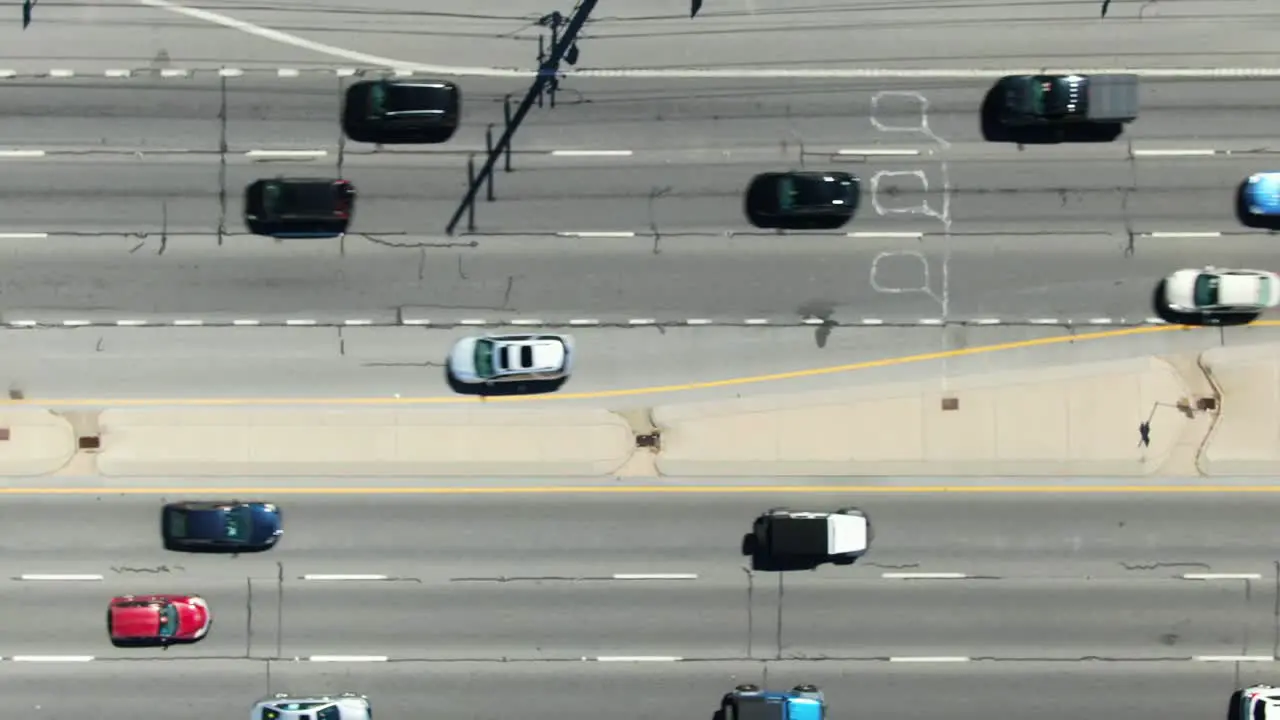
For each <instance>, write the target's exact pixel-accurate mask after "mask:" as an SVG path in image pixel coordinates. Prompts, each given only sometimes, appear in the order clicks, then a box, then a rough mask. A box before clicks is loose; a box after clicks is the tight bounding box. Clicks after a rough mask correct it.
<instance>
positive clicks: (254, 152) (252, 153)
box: [245, 150, 329, 158]
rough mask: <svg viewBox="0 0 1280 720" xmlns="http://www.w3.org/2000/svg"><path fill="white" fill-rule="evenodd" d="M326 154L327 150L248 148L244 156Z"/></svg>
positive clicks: (276, 156)
mask: <svg viewBox="0 0 1280 720" xmlns="http://www.w3.org/2000/svg"><path fill="white" fill-rule="evenodd" d="M328 154H329V151H328V150H249V151H247V152H246V153H245V156H246V157H251V158H257V157H261V158H318V157H324V156H326V155H328Z"/></svg>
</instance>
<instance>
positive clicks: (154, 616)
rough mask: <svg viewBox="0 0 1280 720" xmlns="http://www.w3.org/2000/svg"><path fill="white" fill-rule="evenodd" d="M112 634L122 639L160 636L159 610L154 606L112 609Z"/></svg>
mask: <svg viewBox="0 0 1280 720" xmlns="http://www.w3.org/2000/svg"><path fill="white" fill-rule="evenodd" d="M111 634H112V635H114V636H116V637H121V638H149V637H155V636H157V635H159V634H160V610H159V608H157V607H156V606H154V605H146V606H141V607H112V608H111Z"/></svg>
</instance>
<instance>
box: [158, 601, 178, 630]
mask: <svg viewBox="0 0 1280 720" xmlns="http://www.w3.org/2000/svg"><path fill="white" fill-rule="evenodd" d="M177 634H178V608H176V607H174V606H173V604H172V603H165V604H164V605H161V606H160V637H173V636H174V635H177Z"/></svg>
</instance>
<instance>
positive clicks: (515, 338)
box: [449, 335, 573, 385]
mask: <svg viewBox="0 0 1280 720" xmlns="http://www.w3.org/2000/svg"><path fill="white" fill-rule="evenodd" d="M572 367H573V338H572V337H570V336H568V335H484V336H474V337H465V338H462V339H461V340H459V341H458V342H457V343H455V344H454V346H453V350H452V352H450V353H449V374H450V375H452V376H453V378H454V379H455V380H457V381H458V382H460V383H466V384H470V385H482V384H483V385H492V384H494V383H509V382H530V381H539V380H543V381H547V380H560V379H563V378H567V377H569V373H570V372H571V370H572Z"/></svg>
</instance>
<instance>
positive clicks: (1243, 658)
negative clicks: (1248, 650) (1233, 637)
mask: <svg viewBox="0 0 1280 720" xmlns="http://www.w3.org/2000/svg"><path fill="white" fill-rule="evenodd" d="M1195 659H1196V660H1197V661H1199V662H1275V660H1276V659H1275V658H1274V657H1272V656H1270V655H1196V657H1195Z"/></svg>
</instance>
